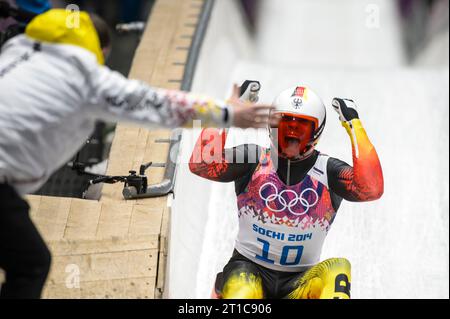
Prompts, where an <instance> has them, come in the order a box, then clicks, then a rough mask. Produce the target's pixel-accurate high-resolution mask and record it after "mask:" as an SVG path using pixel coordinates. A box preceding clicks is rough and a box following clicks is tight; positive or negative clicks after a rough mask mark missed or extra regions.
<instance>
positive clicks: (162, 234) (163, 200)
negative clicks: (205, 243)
mask: <svg viewBox="0 0 450 319" xmlns="http://www.w3.org/2000/svg"><path fill="white" fill-rule="evenodd" d="M203 2H204V0H158V1H156V3H155V6H154V8H153V10H152V13H151V16H150V18H149V23H148V24H147V27H146V30H145V32H144V35H143V37H142V40H141V43H140V45H139V47H138V50H137V52H136V55H135V58H134V61H133V66H132V70H131V72H130V78H133V79H139V80H142V81H145V82H147V83H149V84H150V85H153V86H158V87H163V88H170V89H179V88H180V86H181V79H182V77H183V73H184V66H185V63H186V60H187V57H188V53H189V48H190V45H191V42H192V37H193V35H194V33H195V28H196V24H197V22H198V18H199V15H200V14H201V10H202V7H203ZM169 137H170V131H169V130H164V129H159V130H152V131H149V130H146V129H143V128H139V127H136V126H133V125H125V124H120V125H118V126H117V130H116V135H115V138H114V141H113V144H112V148H111V153H110V160H109V164H108V170H107V174H110V175H127V174H128V171H129V170H131V169H134V170H138V168H139V166H140V165H141V164H142V163H146V162H149V161H153V162H156V163H165V161H166V157H167V153H168V147H169V146H168V144H161V143H156V142H155V140H156V139H167V138H169ZM163 174H164V169H163V168H150V169H149V170H147V175H148V176H149V183H158V182H160V181H161V180H162V176H163ZM122 188H123V184H114V185H109V184H105V185H104V188H103V193H102V197H101V199H100V201H89V200H81V199H74V198H58V197H45V196H28V197H27V199H28V201H29V203H30V205H31V207H32V209H31V216H32V218H33V220H34V221H35V223H36V225H37V227H38V228H39V230H40V232H41V233H42V235H43V237H44V239H45V240H46V242H47V243H48V245H49V247H50V250H51V251H52V255H53V261H52V268H51V272H50V275H49V279H48V282H47V284H46V287H45V290H44V296H43V297H44V298H161V297H162V293H163V291H164V277H165V276H164V275H165V265H166V259H167V247H168V244H167V243H168V240H169V228H170V227H169V225H170V206H168V205H167V203H168V198H167V196H166V197H160V198H153V199H143V200H129V201H126V200H124V199H123V197H122Z"/></svg>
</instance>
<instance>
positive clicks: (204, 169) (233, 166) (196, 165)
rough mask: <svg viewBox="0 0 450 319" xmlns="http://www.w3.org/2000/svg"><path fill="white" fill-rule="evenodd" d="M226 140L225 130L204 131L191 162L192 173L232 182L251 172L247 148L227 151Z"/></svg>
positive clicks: (210, 129) (211, 129) (217, 180)
mask: <svg viewBox="0 0 450 319" xmlns="http://www.w3.org/2000/svg"><path fill="white" fill-rule="evenodd" d="M226 139H227V130H225V129H216V128H207V129H204V130H202V132H201V133H200V136H199V138H198V139H197V143H196V144H195V147H194V150H193V152H192V155H191V159H190V161H189V169H190V171H191V172H192V173H194V174H196V175H198V176H200V177H203V178H206V179H209V180H212V181H216V182H232V181H235V180H237V179H239V178H241V177H243V176H244V175H246V174H247V173H248V172H249V170H251V165H250V164H249V161H248V148H247V146H242V147H237V148H233V149H227V150H226V149H225V142H226ZM237 159H241V162H238V160H237Z"/></svg>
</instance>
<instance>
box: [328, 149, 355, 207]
mask: <svg viewBox="0 0 450 319" xmlns="http://www.w3.org/2000/svg"><path fill="white" fill-rule="evenodd" d="M348 169H352V167H351V166H350V165H349V164H347V163H346V162H344V161H341V160H340V159H337V158H334V157H329V158H328V163H327V176H328V188H329V191H330V195H331V203H332V205H333V208H334V210H336V211H337V210H338V209H339V207H340V205H341V203H342V200H343V198H342V197H341V196H340V195H338V193H340V191H339V190H340V189H341V188H342V185H341V183H340V179H341V175H342V174H341V173H342V172H343V171H345V170H348Z"/></svg>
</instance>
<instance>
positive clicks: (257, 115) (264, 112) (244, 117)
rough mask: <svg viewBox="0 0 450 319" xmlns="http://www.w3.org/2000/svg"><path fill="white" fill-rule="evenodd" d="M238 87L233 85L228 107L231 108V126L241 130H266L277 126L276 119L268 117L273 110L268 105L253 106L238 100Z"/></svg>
mask: <svg viewBox="0 0 450 319" xmlns="http://www.w3.org/2000/svg"><path fill="white" fill-rule="evenodd" d="M239 93H240V92H239V86H238V85H236V84H234V85H233V93H232V95H231V97H230V98H229V99H228V105H230V106H231V107H232V108H233V122H232V125H233V126H235V127H241V128H249V127H253V128H267V127H268V126H274V125H277V124H278V121H279V120H278V118H276V117H273V116H270V113H271V112H270V111H272V110H274V109H275V108H274V107H273V106H272V105H269V104H254V103H251V102H243V101H241V100H240V99H239Z"/></svg>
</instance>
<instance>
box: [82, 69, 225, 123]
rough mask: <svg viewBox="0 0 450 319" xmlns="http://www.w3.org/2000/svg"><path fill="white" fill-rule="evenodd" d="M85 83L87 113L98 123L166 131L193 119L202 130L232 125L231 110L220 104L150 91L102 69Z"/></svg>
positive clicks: (179, 93)
mask: <svg viewBox="0 0 450 319" xmlns="http://www.w3.org/2000/svg"><path fill="white" fill-rule="evenodd" d="M89 82H90V86H91V91H90V93H89V96H88V103H87V104H88V105H89V112H90V113H92V114H93V115H94V116H96V117H97V118H99V119H103V120H107V121H129V122H134V123H137V124H140V125H146V126H150V127H152V126H155V125H158V126H164V127H170V128H174V127H181V126H186V127H187V126H189V125H190V124H191V123H192V120H193V119H196V120H200V121H201V125H202V126H213V127H228V126H230V124H231V123H232V109H231V107H229V106H227V105H226V103H225V102H223V101H220V100H214V99H210V98H207V97H202V96H197V95H194V94H191V93H187V92H182V91H177V90H166V89H160V88H154V87H150V86H148V85H146V84H145V83H143V82H140V81H136V80H129V79H127V78H125V77H124V76H122V75H121V74H120V73H118V72H115V71H111V70H110V69H108V68H107V67H104V66H100V67H97V68H95V71H94V72H93V73H91V75H90V81H89Z"/></svg>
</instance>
